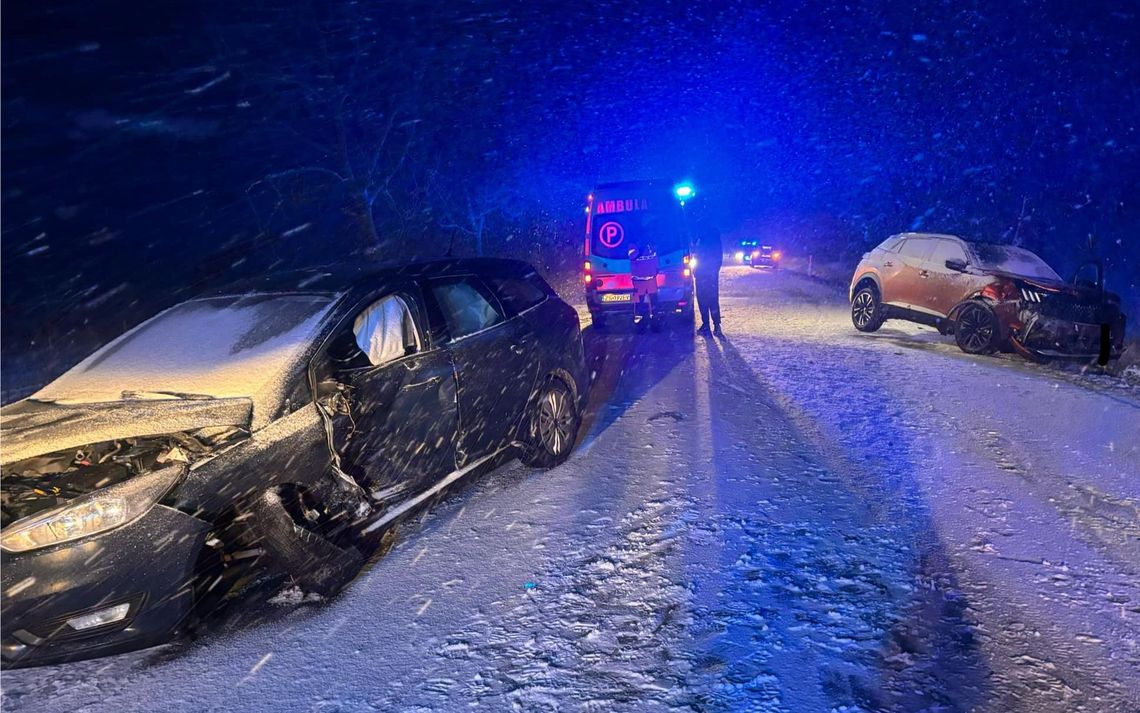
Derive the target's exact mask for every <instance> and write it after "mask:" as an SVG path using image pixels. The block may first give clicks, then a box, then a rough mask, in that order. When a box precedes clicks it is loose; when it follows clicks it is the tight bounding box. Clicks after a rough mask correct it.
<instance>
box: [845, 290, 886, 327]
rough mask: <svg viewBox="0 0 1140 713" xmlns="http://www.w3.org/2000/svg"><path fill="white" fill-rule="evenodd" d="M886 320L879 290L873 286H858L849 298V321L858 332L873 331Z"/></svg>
mask: <svg viewBox="0 0 1140 713" xmlns="http://www.w3.org/2000/svg"><path fill="white" fill-rule="evenodd" d="M885 320H886V315H885V314H884V310H883V304H882V302H880V301H879V292H878V290H876V289H875V288H874V287H863V288H860V289H859V291H858V292H856V293H855V296H854V297H853V298H851V323H852V324H854V325H855V329H858V330H859V331H860V332H874V331H876V330H877V329H878V328H879V327H881V326H883V322H884V321H885Z"/></svg>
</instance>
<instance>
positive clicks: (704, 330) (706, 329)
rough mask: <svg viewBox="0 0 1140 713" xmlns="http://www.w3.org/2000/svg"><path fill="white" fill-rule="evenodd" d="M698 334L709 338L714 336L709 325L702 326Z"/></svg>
mask: <svg viewBox="0 0 1140 713" xmlns="http://www.w3.org/2000/svg"><path fill="white" fill-rule="evenodd" d="M697 334H699V335H701V336H702V337H709V336H712V331H711V330H709V325H707V324H702V325H701V328H700V329H698V330H697Z"/></svg>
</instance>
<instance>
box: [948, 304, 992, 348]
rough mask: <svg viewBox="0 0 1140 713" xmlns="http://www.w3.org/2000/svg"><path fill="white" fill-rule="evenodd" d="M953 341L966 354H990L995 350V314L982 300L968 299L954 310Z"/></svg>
mask: <svg viewBox="0 0 1140 713" xmlns="http://www.w3.org/2000/svg"><path fill="white" fill-rule="evenodd" d="M955 312H956V314H957V318H956V319H955V320H954V341H956V342H957V343H958V348H959V349H961V350H962V351H964V352H966V353H967V354H992V353H993V352H994V351H996V350H997V341H998V333H999V328H998V321H997V315H995V314H994V311H993V310H992V309H991V308H990V306H989V305H987V304H986V303H984V302H980V301H978V300H970V301H969V302H966V303H964V304H962V305H961V306H960V307H958V309H957V310H955Z"/></svg>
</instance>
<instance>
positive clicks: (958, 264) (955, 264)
mask: <svg viewBox="0 0 1140 713" xmlns="http://www.w3.org/2000/svg"><path fill="white" fill-rule="evenodd" d="M946 267H947V269H950V270H953V271H954V272H965V271H966V261H965V260H958V259H956V258H952V259H950V260H947V261H946Z"/></svg>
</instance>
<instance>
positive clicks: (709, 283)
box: [693, 214, 724, 337]
mask: <svg viewBox="0 0 1140 713" xmlns="http://www.w3.org/2000/svg"><path fill="white" fill-rule="evenodd" d="M694 219H695V229H694V231H693V238H694V244H693V248H694V250H693V253H694V255H695V256H696V258H697V266H696V269H695V270H693V277H694V279H695V280H696V282H697V306H698V307H700V309H701V327H700V329H698V330H697V334H701V335H705V336H708V335H709V334H715V335H717V336H718V337H723V336H724V332H722V331H721V329H720V266H721V263H722V262H723V260H724V246H723V245H722V244H721V241H720V231H719V230H717V229H716V226H714V225H713V224H712V223H710V222H709V221H708V218H707V217H706V216H703V215H700V214H698V215H695V216H694ZM710 317H711V318H712V330H711V331H710V330H709V318H710Z"/></svg>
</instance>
